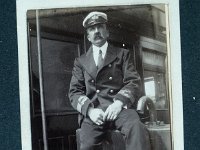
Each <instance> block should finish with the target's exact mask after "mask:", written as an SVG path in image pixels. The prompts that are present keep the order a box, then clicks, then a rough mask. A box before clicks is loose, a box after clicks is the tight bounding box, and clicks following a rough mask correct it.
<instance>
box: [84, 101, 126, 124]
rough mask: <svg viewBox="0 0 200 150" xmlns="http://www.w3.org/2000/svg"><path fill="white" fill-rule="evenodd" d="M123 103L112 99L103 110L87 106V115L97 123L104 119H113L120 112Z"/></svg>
mask: <svg viewBox="0 0 200 150" xmlns="http://www.w3.org/2000/svg"><path fill="white" fill-rule="evenodd" d="M122 107H123V103H122V102H121V101H119V100H116V101H114V102H113V103H112V104H111V105H109V106H108V108H107V109H106V111H105V112H104V111H103V110H102V109H99V108H93V107H89V109H88V116H89V117H90V119H91V120H92V121H93V122H94V123H95V124H97V125H102V124H103V123H104V122H105V121H114V120H115V119H116V118H117V116H118V115H119V113H120V112H121V110H122Z"/></svg>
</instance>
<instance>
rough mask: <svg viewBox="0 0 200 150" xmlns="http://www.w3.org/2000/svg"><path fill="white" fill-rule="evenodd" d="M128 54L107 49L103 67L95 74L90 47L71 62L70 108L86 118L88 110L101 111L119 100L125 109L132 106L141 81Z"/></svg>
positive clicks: (118, 50)
mask: <svg viewBox="0 0 200 150" xmlns="http://www.w3.org/2000/svg"><path fill="white" fill-rule="evenodd" d="M133 62H134V61H133V59H132V57H131V55H130V53H129V51H128V50H125V49H121V48H116V47H113V46H111V45H108V49H107V52H106V56H105V58H104V63H103V65H102V66H101V67H100V68H99V69H98V70H97V67H96V64H95V62H94V58H93V50H92V47H90V49H89V50H88V52H87V53H86V54H84V55H82V56H81V57H79V58H76V59H75V61H74V67H73V70H72V79H71V83H70V89H69V98H70V102H71V104H72V106H73V107H74V108H75V109H76V110H77V111H78V112H80V113H81V114H82V115H83V116H87V110H88V107H89V106H92V107H98V108H102V109H103V110H104V111H105V110H106V108H107V107H108V106H109V105H110V104H112V103H113V101H114V100H120V101H122V102H123V103H124V106H128V107H129V106H131V105H132V104H134V103H135V101H136V100H137V98H138V95H139V94H140V87H139V85H140V77H139V75H138V73H137V72H136V70H135V68H134V65H133Z"/></svg>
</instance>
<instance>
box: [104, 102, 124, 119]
mask: <svg viewBox="0 0 200 150" xmlns="http://www.w3.org/2000/svg"><path fill="white" fill-rule="evenodd" d="M122 107H123V103H122V102H121V101H119V100H116V101H114V103H112V104H111V105H109V106H108V108H107V109H106V111H105V113H104V117H103V120H104V121H105V120H107V121H113V120H115V119H116V118H117V116H118V115H119V113H120V112H121V110H122Z"/></svg>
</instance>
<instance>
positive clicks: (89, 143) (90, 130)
mask: <svg viewBox="0 0 200 150" xmlns="http://www.w3.org/2000/svg"><path fill="white" fill-rule="evenodd" d="M107 21H108V19H107V15H106V14H105V13H102V12H91V13H89V14H88V15H87V17H86V18H85V19H84V21H83V26H84V28H85V29H86V32H87V38H88V40H89V41H90V42H91V44H92V45H91V47H90V48H89V50H88V51H87V53H86V54H84V55H82V56H80V57H79V58H76V59H75V62H74V68H73V71H72V79H71V83H70V90H69V98H70V102H71V104H72V106H73V107H74V108H75V109H76V110H77V111H78V112H80V114H81V116H82V123H81V133H80V141H81V143H80V144H81V146H80V149H81V150H93V149H96V148H97V147H98V145H100V143H101V142H102V140H103V139H104V138H105V132H106V130H107V129H118V130H120V131H121V133H122V135H123V136H124V139H125V142H126V149H127V150H149V149H150V143H149V135H148V132H147V129H146V128H145V126H144V125H143V124H142V123H141V122H140V118H139V117H138V114H137V112H136V111H135V110H134V109H130V106H132V105H133V104H134V103H135V101H136V100H137V99H138V95H139V93H140V86H139V85H140V77H139V75H138V73H137V72H136V70H135V68H134V65H133V62H134V61H133V60H132V57H131V56H130V53H129V51H128V50H125V49H120V48H116V47H113V46H111V45H110V44H109V43H108V42H107V39H108V37H109V32H108V29H107V26H106V23H107Z"/></svg>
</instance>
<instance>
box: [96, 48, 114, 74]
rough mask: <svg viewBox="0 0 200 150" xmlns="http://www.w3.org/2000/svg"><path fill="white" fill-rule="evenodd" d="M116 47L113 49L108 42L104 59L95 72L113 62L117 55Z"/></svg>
mask: <svg viewBox="0 0 200 150" xmlns="http://www.w3.org/2000/svg"><path fill="white" fill-rule="evenodd" d="M117 53H118V49H115V48H114V47H112V46H111V45H110V44H109V45H108V49H107V52H106V56H105V59H104V63H103V65H102V66H101V67H100V68H99V69H98V71H97V73H98V72H99V71H100V70H101V69H102V68H103V67H104V66H107V65H108V64H110V63H111V62H113V61H114V60H115V59H116V57H117Z"/></svg>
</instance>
